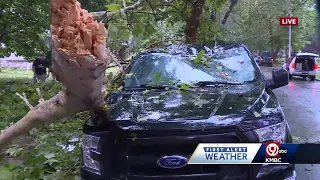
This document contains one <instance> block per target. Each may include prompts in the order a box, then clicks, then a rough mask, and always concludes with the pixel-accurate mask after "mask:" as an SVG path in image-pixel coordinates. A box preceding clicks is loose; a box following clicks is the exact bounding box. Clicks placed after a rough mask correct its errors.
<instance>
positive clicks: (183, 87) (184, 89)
mask: <svg viewBox="0 0 320 180" xmlns="http://www.w3.org/2000/svg"><path fill="white" fill-rule="evenodd" d="M189 87H190V86H189V85H188V84H185V83H182V84H181V85H180V88H179V89H180V90H183V91H186V90H188V89H189Z"/></svg>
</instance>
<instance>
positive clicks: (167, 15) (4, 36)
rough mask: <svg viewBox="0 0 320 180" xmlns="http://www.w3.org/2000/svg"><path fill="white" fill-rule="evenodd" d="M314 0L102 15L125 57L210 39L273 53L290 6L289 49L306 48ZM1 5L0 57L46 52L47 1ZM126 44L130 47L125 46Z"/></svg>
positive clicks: (199, 4) (107, 0)
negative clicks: (281, 21)
mask: <svg viewBox="0 0 320 180" xmlns="http://www.w3.org/2000/svg"><path fill="white" fill-rule="evenodd" d="M137 2H138V1H137V0H94V1H90V0H80V3H81V4H82V7H83V8H85V9H87V10H88V11H89V12H99V13H101V12H103V11H106V12H114V11H117V10H119V9H120V8H125V7H128V6H130V5H133V4H134V3H137ZM313 5H314V4H313V1H311V0H308V1H304V0H284V1H281V0H272V1H263V0H246V1H238V0H175V1H170V0H169V1H168V0H159V1H151V0H140V3H139V4H138V6H137V7H136V8H133V9H130V10H128V11H126V12H125V13H119V15H118V16H116V17H112V18H110V17H107V16H103V18H101V20H102V21H103V22H106V23H105V24H106V26H107V28H108V32H109V42H108V43H109V47H110V48H111V50H112V51H113V52H115V53H116V54H119V56H123V54H126V53H128V52H127V51H128V50H129V51H137V50H139V49H140V48H147V47H153V46H155V45H158V44H159V43H163V42H168V41H183V42H187V43H211V42H214V41H215V40H229V41H239V42H243V43H245V44H246V45H247V46H248V47H249V48H250V49H251V50H252V51H257V50H260V51H261V50H269V51H272V52H274V53H277V52H279V51H280V50H282V49H285V48H286V46H287V44H288V28H287V27H281V26H279V18H280V17H284V16H288V15H289V10H291V14H292V16H294V17H298V18H299V26H298V27H293V28H292V47H293V49H294V50H295V51H297V50H299V49H301V48H302V47H304V46H305V44H306V43H309V41H307V40H308V39H310V36H311V35H313V34H314V33H315V29H316V23H315V20H316V19H315V18H316V12H315V10H314V9H313V8H312V7H313ZM0 7H1V8H2V9H3V11H2V12H0V29H1V30H0V42H1V43H3V44H4V45H5V47H4V46H2V48H0V56H1V57H3V56H7V55H9V54H10V53H11V52H17V54H19V55H22V56H25V57H26V58H31V57H34V56H37V55H39V54H41V53H45V51H46V50H47V49H46V46H45V44H44V39H45V37H46V31H47V30H48V29H49V16H48V14H49V8H48V7H49V5H48V2H47V1H44V0H31V1H26V0H14V1H10V2H9V1H2V2H1V3H0ZM128 47H130V48H128Z"/></svg>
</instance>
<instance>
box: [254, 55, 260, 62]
mask: <svg viewBox="0 0 320 180" xmlns="http://www.w3.org/2000/svg"><path fill="white" fill-rule="evenodd" d="M254 60H255V61H256V62H257V63H258V64H260V63H261V57H260V56H256V57H254Z"/></svg>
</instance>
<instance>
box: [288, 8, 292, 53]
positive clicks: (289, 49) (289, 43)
mask: <svg viewBox="0 0 320 180" xmlns="http://www.w3.org/2000/svg"><path fill="white" fill-rule="evenodd" d="M289 17H291V10H289ZM288 39H289V42H288V58H291V26H289V38H288Z"/></svg>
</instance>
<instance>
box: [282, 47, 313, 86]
mask: <svg viewBox="0 0 320 180" xmlns="http://www.w3.org/2000/svg"><path fill="white" fill-rule="evenodd" d="M316 57H319V55H317V54H313V53H297V54H296V55H295V56H294V57H293V59H292V61H291V62H290V63H289V65H288V71H289V78H292V76H300V77H303V78H307V77H309V78H310V79H311V80H312V81H313V80H315V79H316V76H317V72H318V64H317V61H316Z"/></svg>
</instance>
